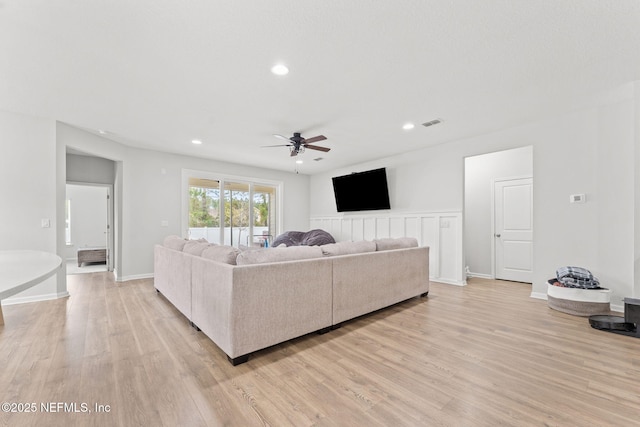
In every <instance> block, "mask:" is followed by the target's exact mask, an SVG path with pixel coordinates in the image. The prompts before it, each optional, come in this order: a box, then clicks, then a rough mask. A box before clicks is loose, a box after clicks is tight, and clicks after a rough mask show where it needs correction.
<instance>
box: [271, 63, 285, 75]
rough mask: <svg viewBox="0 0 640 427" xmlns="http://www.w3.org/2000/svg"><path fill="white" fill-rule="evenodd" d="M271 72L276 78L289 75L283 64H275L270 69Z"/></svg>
mask: <svg viewBox="0 0 640 427" xmlns="http://www.w3.org/2000/svg"><path fill="white" fill-rule="evenodd" d="M271 72H272V73H273V74H275V75H276V76H286V75H287V74H289V68H287V66H286V65H284V64H276V65H274V66H273V67H271Z"/></svg>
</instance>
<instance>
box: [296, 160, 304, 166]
mask: <svg viewBox="0 0 640 427" xmlns="http://www.w3.org/2000/svg"><path fill="white" fill-rule="evenodd" d="M296 163H297V164H299V165H301V164H302V163H304V162H303V161H302V160H299V159H298V160H296Z"/></svg>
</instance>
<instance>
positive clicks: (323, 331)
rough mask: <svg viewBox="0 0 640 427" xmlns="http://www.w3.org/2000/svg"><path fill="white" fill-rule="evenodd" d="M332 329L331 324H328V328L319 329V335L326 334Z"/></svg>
mask: <svg viewBox="0 0 640 427" xmlns="http://www.w3.org/2000/svg"><path fill="white" fill-rule="evenodd" d="M330 330H331V326H327V327H326V328H322V329H319V330H318V335H324V334H326V333H327V332H329V331H330Z"/></svg>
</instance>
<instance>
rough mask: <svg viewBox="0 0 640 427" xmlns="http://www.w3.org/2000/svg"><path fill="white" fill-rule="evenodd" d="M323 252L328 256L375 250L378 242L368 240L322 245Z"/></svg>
mask: <svg viewBox="0 0 640 427" xmlns="http://www.w3.org/2000/svg"><path fill="white" fill-rule="evenodd" d="M320 249H322V253H323V254H324V255H327V256H335V255H350V254H361V253H366V252H375V251H376V244H375V243H374V242H370V241H368V240H360V241H357V242H338V243H329V244H328V245H322V246H320Z"/></svg>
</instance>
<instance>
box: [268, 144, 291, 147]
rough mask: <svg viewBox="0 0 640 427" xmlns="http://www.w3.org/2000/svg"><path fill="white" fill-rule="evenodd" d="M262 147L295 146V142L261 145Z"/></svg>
mask: <svg viewBox="0 0 640 427" xmlns="http://www.w3.org/2000/svg"><path fill="white" fill-rule="evenodd" d="M261 147H262V148H268V147H293V144H278V145H261Z"/></svg>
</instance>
